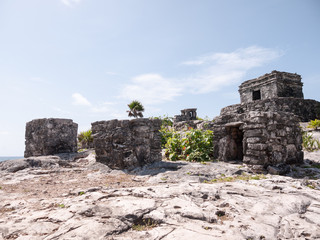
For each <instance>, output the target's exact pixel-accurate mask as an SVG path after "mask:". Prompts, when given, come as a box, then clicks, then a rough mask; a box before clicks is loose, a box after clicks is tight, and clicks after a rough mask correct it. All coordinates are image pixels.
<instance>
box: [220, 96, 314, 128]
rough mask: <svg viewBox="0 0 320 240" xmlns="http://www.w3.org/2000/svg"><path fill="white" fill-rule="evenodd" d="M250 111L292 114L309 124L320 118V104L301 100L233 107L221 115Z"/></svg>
mask: <svg viewBox="0 0 320 240" xmlns="http://www.w3.org/2000/svg"><path fill="white" fill-rule="evenodd" d="M248 111H262V112H268V111H272V112H290V113H293V114H295V115H296V116H298V118H299V121H301V122H308V121H310V120H314V119H319V118H320V102H318V101H315V100H310V99H299V98H273V99H265V100H260V101H254V102H249V103H242V104H235V105H231V106H228V107H225V108H223V109H221V113H220V114H221V115H226V114H229V115H230V114H241V113H244V112H248Z"/></svg>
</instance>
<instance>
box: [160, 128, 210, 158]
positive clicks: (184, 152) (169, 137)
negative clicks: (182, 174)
mask: <svg viewBox="0 0 320 240" xmlns="http://www.w3.org/2000/svg"><path fill="white" fill-rule="evenodd" d="M160 132H161V134H162V142H163V144H164V146H165V148H166V150H165V151H166V156H167V158H168V159H169V160H171V161H177V160H186V161H190V162H194V161H195V162H203V161H209V160H211V159H212V155H213V147H212V146H213V132H212V131H210V130H200V129H193V128H189V130H188V131H186V132H184V133H180V132H176V131H173V130H168V131H166V130H165V129H162V130H161V131H160Z"/></svg>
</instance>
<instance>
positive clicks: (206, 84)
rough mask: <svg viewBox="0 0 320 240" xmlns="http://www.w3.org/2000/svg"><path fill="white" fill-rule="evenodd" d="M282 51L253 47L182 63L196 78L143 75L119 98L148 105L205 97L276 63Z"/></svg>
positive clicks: (137, 77)
mask: <svg viewBox="0 0 320 240" xmlns="http://www.w3.org/2000/svg"><path fill="white" fill-rule="evenodd" d="M282 55H283V52H282V51H279V50H275V49H270V48H263V47H258V46H251V47H247V48H240V49H237V50H235V51H233V52H229V53H211V54H207V55H205V56H201V57H198V58H195V59H193V60H190V61H186V62H183V63H182V64H183V65H186V66H187V67H188V66H194V67H195V73H194V74H193V76H187V77H185V78H184V79H175V78H164V77H163V76H161V75H160V74H156V73H153V74H142V75H139V76H136V77H134V78H133V79H132V80H131V82H130V83H128V84H126V85H125V86H124V88H123V90H122V92H121V94H120V97H121V98H124V99H131V100H133V99H137V100H140V101H142V102H143V103H145V104H155V103H161V102H166V101H171V100H174V98H175V97H177V96H180V95H182V93H187V94H188V93H192V94H204V93H210V92H214V91H218V90H220V89H221V88H223V87H226V86H229V85H233V84H238V83H240V82H241V81H243V80H245V79H244V78H245V75H246V74H247V72H248V71H250V70H251V69H253V68H255V67H260V66H263V65H264V64H266V63H268V62H270V61H272V60H275V59H277V58H279V57H281V56H282Z"/></svg>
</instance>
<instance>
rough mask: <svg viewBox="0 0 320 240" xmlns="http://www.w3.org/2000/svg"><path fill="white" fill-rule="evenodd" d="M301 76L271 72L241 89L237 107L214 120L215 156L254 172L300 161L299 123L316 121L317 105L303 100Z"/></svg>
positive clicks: (229, 109) (245, 83) (245, 84)
mask: <svg viewBox="0 0 320 240" xmlns="http://www.w3.org/2000/svg"><path fill="white" fill-rule="evenodd" d="M302 86H303V84H302V82H301V76H300V75H298V74H293V73H287V72H278V71H272V72H271V73H269V74H265V75H263V76H261V77H258V78H255V79H252V80H248V81H245V82H244V83H242V84H241V85H240V87H239V93H240V98H241V103H240V104H236V105H231V106H228V107H225V108H223V109H222V110H221V113H220V116H218V117H217V118H215V122H214V126H213V131H214V157H215V158H217V159H220V160H223V161H230V160H240V161H243V162H244V163H247V164H249V165H256V167H257V169H258V168H259V167H260V168H261V169H262V168H265V167H267V166H269V165H277V164H280V163H285V164H286V163H299V162H301V161H303V152H302V146H301V143H302V138H301V131H300V127H299V122H300V121H310V120H313V119H315V118H319V117H320V102H317V101H315V100H305V99H304V98H303V92H302Z"/></svg>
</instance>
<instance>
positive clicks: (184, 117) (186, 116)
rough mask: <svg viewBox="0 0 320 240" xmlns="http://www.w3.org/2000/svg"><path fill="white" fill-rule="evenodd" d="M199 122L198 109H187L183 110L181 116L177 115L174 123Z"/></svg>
mask: <svg viewBox="0 0 320 240" xmlns="http://www.w3.org/2000/svg"><path fill="white" fill-rule="evenodd" d="M191 120H197V109H196V108H187V109H183V110H181V115H175V116H174V119H173V121H174V122H183V121H191Z"/></svg>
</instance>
